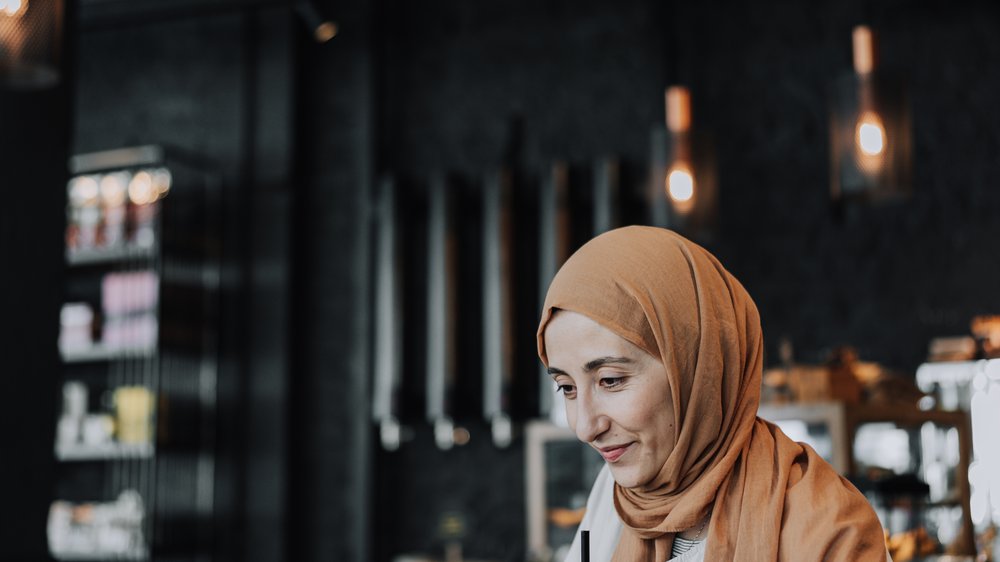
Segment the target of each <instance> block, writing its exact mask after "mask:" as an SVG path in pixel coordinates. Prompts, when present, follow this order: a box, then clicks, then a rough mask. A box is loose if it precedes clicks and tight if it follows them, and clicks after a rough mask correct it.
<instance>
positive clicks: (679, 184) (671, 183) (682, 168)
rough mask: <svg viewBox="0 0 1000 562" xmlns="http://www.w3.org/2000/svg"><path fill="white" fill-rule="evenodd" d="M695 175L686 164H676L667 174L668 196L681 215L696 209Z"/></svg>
mask: <svg viewBox="0 0 1000 562" xmlns="http://www.w3.org/2000/svg"><path fill="white" fill-rule="evenodd" d="M694 191H695V184H694V174H693V173H692V172H691V168H690V166H688V165H687V163H686V162H674V164H673V165H672V166H671V167H670V170H669V171H668V173H667V195H669V196H670V201H671V202H672V203H673V205H674V207H675V208H676V209H677V211H678V212H679V213H687V212H689V211H690V210H691V209H692V208H693V207H694Z"/></svg>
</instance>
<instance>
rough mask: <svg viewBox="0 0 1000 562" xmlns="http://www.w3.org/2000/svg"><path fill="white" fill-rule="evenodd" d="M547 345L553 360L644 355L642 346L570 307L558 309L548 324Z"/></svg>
mask: <svg viewBox="0 0 1000 562" xmlns="http://www.w3.org/2000/svg"><path fill="white" fill-rule="evenodd" d="M544 336H545V347H546V350H547V355H548V356H549V361H550V362H551V361H554V360H558V358H559V357H560V356H567V358H569V356H571V355H572V356H573V358H574V359H578V358H581V357H582V358H588V359H586V360H588V361H589V360H590V359H591V358H590V356H593V357H592V358H598V357H607V356H622V357H629V358H636V359H638V358H641V357H643V356H646V355H648V353H646V352H645V351H644V350H643V349H642V348H640V347H638V346H636V345H635V344H633V343H632V342H630V341H628V340H627V339H625V338H623V337H621V336H620V335H618V334H617V333H615V332H614V331H612V330H611V329H609V328H607V327H605V326H603V325H602V324H600V323H599V322H596V321H595V320H593V319H591V318H590V317H588V316H586V315H585V314H581V313H579V312H573V311H569V310H558V311H554V312H553V315H552V318H551V319H550V320H549V322H548V324H547V325H546V327H545V334H544Z"/></svg>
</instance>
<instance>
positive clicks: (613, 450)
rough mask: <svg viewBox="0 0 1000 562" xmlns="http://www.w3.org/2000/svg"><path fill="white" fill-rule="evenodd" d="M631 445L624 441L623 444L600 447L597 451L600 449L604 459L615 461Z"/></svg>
mask: <svg viewBox="0 0 1000 562" xmlns="http://www.w3.org/2000/svg"><path fill="white" fill-rule="evenodd" d="M631 446H632V444H631V443H626V444H624V445H616V446H614V447H601V448H600V449H598V451H600V453H601V456H602V457H604V460H606V461H608V462H615V461H617V460H618V459H620V458H621V457H622V455H624V454H625V452H626V451H628V448H629V447H631Z"/></svg>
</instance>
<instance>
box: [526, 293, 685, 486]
mask: <svg viewBox="0 0 1000 562" xmlns="http://www.w3.org/2000/svg"><path fill="white" fill-rule="evenodd" d="M545 342H546V349H548V350H549V366H548V369H549V372H550V373H551V374H552V375H553V378H554V379H555V382H556V384H557V385H558V387H559V391H560V392H562V393H563V395H564V397H565V399H566V416H567V418H568V419H569V424H570V427H572V428H574V430H575V431H576V435H577V437H579V439H580V441H583V442H584V443H589V444H590V445H591V446H593V447H594V448H595V449H597V450H598V451H599V452H600V453H601V456H602V457H604V460H605V461H606V462H607V463H608V467H609V468H610V470H611V473H612V474H613V475H614V479H615V482H617V483H618V484H620V485H621V486H624V487H626V488H641V487H643V486H644V485H645V484H647V483H649V482H651V481H652V480H653V478H655V477H656V474H657V473H658V472H659V470H660V467H661V466H663V464H664V463H665V462H666V460H667V456H668V455H669V454H670V451H672V450H673V448H674V440H675V427H674V409H673V407H672V406H671V402H670V400H669V397H670V386H669V384H668V382H667V381H668V378H667V374H666V371H665V370H664V368H663V363H660V362H659V361H658V360H657V359H656V358H655V357H653V356H652V355H650V354H648V353H646V352H645V351H643V350H642V349H641V348H639V347H638V346H636V345H634V344H632V343H630V342H628V341H626V340H624V339H622V338H620V337H618V335H616V334H615V333H614V332H612V331H611V330H608V329H607V328H605V327H604V326H601V325H600V324H598V323H597V322H594V321H593V320H591V319H590V318H588V317H586V316H584V315H583V314H579V313H577V312H572V311H568V310H564V311H559V312H558V313H557V314H555V315H554V316H553V318H552V320H551V321H550V322H549V325H548V327H547V328H546V331H545Z"/></svg>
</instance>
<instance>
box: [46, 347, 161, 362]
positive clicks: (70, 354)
mask: <svg viewBox="0 0 1000 562" xmlns="http://www.w3.org/2000/svg"><path fill="white" fill-rule="evenodd" d="M59 354H60V355H61V356H62V360H63V362H64V363H88V362H94V361H110V360H113V359H135V358H148V357H152V356H153V355H155V354H156V346H155V345H150V346H147V347H133V348H121V347H106V346H104V345H101V344H95V345H93V346H91V347H88V348H85V349H60V350H59Z"/></svg>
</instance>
